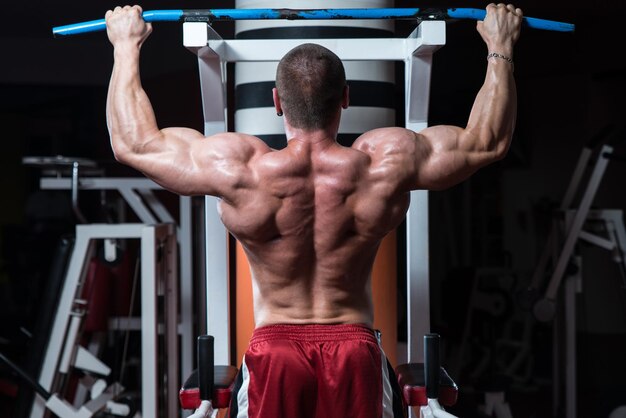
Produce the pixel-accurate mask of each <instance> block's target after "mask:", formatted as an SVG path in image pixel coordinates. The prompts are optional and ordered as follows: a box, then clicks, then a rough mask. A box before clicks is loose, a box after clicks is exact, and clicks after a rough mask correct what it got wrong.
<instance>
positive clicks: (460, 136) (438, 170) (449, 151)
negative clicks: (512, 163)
mask: <svg viewBox="0 0 626 418" xmlns="http://www.w3.org/2000/svg"><path fill="white" fill-rule="evenodd" d="M474 135H475V134H474V133H473V132H472V131H470V130H467V129H463V128H459V127H456V126H448V125H438V126H433V127H429V128H426V129H424V130H423V131H421V132H420V133H419V134H417V136H416V142H417V146H416V157H417V158H416V160H415V161H416V164H417V167H416V174H417V175H416V178H415V180H416V183H415V184H414V185H413V188H414V189H427V190H442V189H446V188H449V187H452V186H454V185H456V184H458V183H460V182H462V181H463V180H465V179H467V178H468V177H469V176H471V175H472V174H473V173H474V172H476V170H478V169H479V168H481V167H483V166H484V165H486V164H488V163H489V162H491V161H493V158H494V157H493V155H492V154H493V153H492V152H490V151H486V150H485V151H482V150H480V149H475V148H474V147H468V145H466V144H475V143H476V141H474V140H472V138H471V137H472V136H474Z"/></svg>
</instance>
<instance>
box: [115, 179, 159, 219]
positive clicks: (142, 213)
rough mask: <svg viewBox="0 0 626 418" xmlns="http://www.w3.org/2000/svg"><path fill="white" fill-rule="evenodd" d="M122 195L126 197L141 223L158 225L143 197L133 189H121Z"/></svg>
mask: <svg viewBox="0 0 626 418" xmlns="http://www.w3.org/2000/svg"><path fill="white" fill-rule="evenodd" d="M119 191H120V194H121V195H122V196H123V197H124V200H126V202H127V203H128V205H129V206H130V207H131V208H132V209H133V211H135V214H137V216H138V217H139V219H141V222H143V223H145V224H156V223H157V219H156V218H155V217H154V215H153V214H152V213H151V212H150V211H149V210H148V207H147V206H146V205H145V204H144V203H143V201H142V200H141V197H139V195H138V194H137V192H135V190H133V189H130V188H129V189H127V188H120V189H119Z"/></svg>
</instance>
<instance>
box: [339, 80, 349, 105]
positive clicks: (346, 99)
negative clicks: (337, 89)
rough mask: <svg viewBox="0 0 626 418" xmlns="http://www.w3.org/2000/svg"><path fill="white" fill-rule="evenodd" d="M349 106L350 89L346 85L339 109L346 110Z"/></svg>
mask: <svg viewBox="0 0 626 418" xmlns="http://www.w3.org/2000/svg"><path fill="white" fill-rule="evenodd" d="M349 105H350V87H349V86H348V85H347V84H346V85H345V87H344V88H343V97H342V99H341V108H342V109H347V108H348V106H349Z"/></svg>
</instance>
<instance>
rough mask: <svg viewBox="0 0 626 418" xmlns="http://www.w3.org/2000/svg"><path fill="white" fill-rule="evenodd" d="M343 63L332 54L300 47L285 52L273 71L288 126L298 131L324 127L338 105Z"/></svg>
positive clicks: (314, 47)
mask: <svg viewBox="0 0 626 418" xmlns="http://www.w3.org/2000/svg"><path fill="white" fill-rule="evenodd" d="M345 85H346V73H345V70H344V68H343V64H342V63H341V60H340V59H339V57H338V56H337V55H335V54H334V53H333V52H332V51H330V50H328V49H326V48H324V47H323V46H321V45H316V44H302V45H299V46H297V47H295V48H294V49H292V50H291V51H289V52H288V53H287V54H286V55H285V56H284V57H283V59H282V60H280V63H279V64H278V68H277V71H276V90H277V91H278V97H279V98H280V103H281V106H282V108H283V112H284V113H285V116H286V117H287V118H288V119H289V123H290V124H291V125H292V126H293V127H295V128H299V129H305V130H315V129H322V128H324V127H326V126H327V125H328V124H329V123H330V122H331V121H332V119H333V117H334V115H335V112H336V111H337V107H338V106H340V105H341V99H342V97H343V90H344V87H345Z"/></svg>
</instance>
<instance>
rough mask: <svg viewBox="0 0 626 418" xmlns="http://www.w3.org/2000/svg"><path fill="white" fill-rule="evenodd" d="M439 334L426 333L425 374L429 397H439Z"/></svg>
mask: <svg viewBox="0 0 626 418" xmlns="http://www.w3.org/2000/svg"><path fill="white" fill-rule="evenodd" d="M440 368H441V366H440V364H439V334H426V335H424V376H425V380H426V396H427V397H428V399H437V398H438V397H439V374H440V372H439V369H440Z"/></svg>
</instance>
